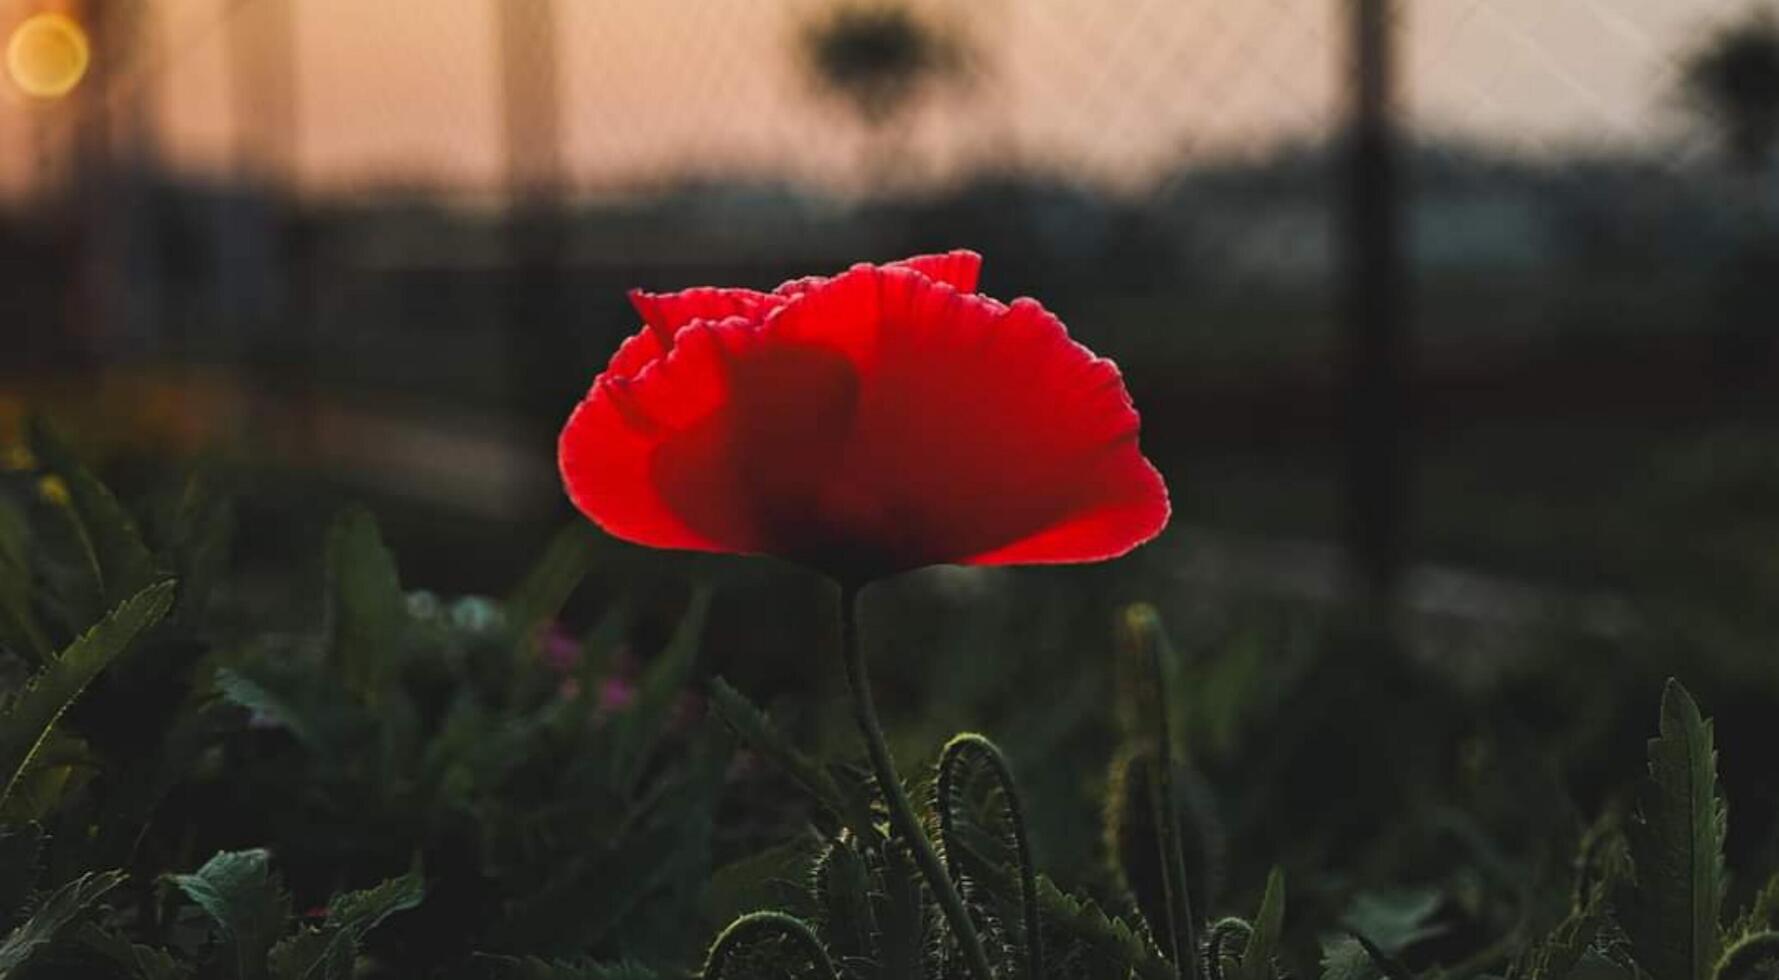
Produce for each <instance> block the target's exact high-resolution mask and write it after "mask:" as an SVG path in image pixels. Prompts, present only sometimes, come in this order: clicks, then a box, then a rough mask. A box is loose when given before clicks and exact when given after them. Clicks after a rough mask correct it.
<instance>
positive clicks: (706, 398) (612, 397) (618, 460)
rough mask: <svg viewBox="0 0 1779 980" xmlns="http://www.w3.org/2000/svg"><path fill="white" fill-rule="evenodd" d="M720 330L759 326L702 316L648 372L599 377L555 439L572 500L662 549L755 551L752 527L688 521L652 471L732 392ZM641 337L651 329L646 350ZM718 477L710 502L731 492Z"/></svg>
mask: <svg viewBox="0 0 1779 980" xmlns="http://www.w3.org/2000/svg"><path fill="white" fill-rule="evenodd" d="M718 330H731V331H736V332H740V333H743V334H746V333H751V331H752V327H751V326H750V325H748V324H747V322H746V321H745V320H737V319H732V320H727V321H722V322H721V323H719V324H715V325H712V324H707V323H698V324H696V325H694V326H692V327H690V328H688V329H687V330H686V331H684V332H683V333H682V337H681V343H679V344H677V345H675V346H674V348H673V349H672V350H671V351H669V352H668V353H667V354H666V355H665V356H663V357H659V358H658V359H656V360H655V361H653V362H652V363H651V364H649V365H648V367H647V370H644V371H642V372H641V373H639V374H637V375H635V376H634V377H625V376H614V375H611V374H606V375H602V376H601V377H600V378H599V380H598V381H597V382H595V383H594V385H593V390H592V391H591V392H589V393H588V394H587V397H586V398H585V399H584V400H582V401H581V403H580V405H578V406H577V407H576V408H575V410H574V413H573V414H572V415H570V416H569V420H568V424H567V425H566V426H565V427H564V428H563V430H562V436H561V439H560V440H559V442H558V444H557V456H558V464H559V466H560V468H561V472H562V479H563V484H564V486H565V487H566V489H567V491H568V496H569V499H570V500H571V501H572V502H573V503H574V505H575V507H576V508H578V509H579V510H580V511H581V512H582V513H583V514H585V515H587V517H589V518H591V519H592V520H593V522H594V523H596V524H598V525H599V526H600V527H602V528H604V529H605V530H606V531H608V532H610V533H611V534H613V535H615V536H617V537H620V538H623V539H625V540H627V541H632V542H635V543H637V544H642V545H649V546H652V547H657V548H685V549H690V550H695V551H737V550H741V551H745V550H752V547H751V544H752V538H753V535H752V533H751V531H749V530H748V529H746V528H743V527H736V526H733V525H731V526H728V527H722V528H716V529H713V528H712V527H711V526H710V522H709V521H706V522H705V525H704V526H703V527H699V528H694V527H693V526H691V525H690V524H688V522H687V520H686V518H685V517H684V516H683V515H682V514H681V513H680V512H679V511H678V510H676V509H675V507H674V506H673V504H672V503H671V502H670V501H669V500H668V499H666V498H665V497H664V495H663V494H662V493H661V492H660V490H659V488H658V487H657V486H656V483H655V478H654V471H655V459H656V456H657V454H658V453H659V452H660V451H661V447H662V446H664V445H665V444H667V443H668V442H669V441H671V440H673V439H675V438H676V437H678V436H679V435H680V434H681V433H684V432H687V431H690V430H694V429H696V428H697V427H698V426H699V425H700V424H701V423H705V422H706V421H707V420H708V419H709V418H711V417H712V416H713V415H715V414H717V413H718V411H719V410H720V409H721V408H722V406H723V404H724V403H725V401H726V400H727V397H728V387H729V386H728V382H727V379H726V377H725V375H724V372H723V369H722V361H721V359H720V357H718V356H717V355H716V354H715V351H714V348H715V341H714V335H715V334H716V333H717V331H718ZM643 336H653V335H652V334H650V333H649V332H648V331H647V330H645V331H644V333H643V334H638V336H637V337H633V338H631V342H632V343H634V344H637V345H641V346H642V347H645V348H646V345H647V344H648V341H643V340H640V339H639V338H641V337H643ZM628 346H630V344H628V343H627V344H626V347H628ZM619 356H620V357H622V356H623V351H622V349H620V355H619ZM614 360H617V358H614ZM716 479H717V476H716V475H708V476H707V477H706V480H707V485H705V486H704V487H703V488H702V489H703V492H704V493H705V494H706V495H708V497H709V498H711V499H713V500H718V501H721V500H724V499H730V498H732V496H733V495H732V494H731V493H730V490H729V488H728V487H725V486H722V485H719V484H718V483H717V482H716Z"/></svg>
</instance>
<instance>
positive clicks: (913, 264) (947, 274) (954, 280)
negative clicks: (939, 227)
mask: <svg viewBox="0 0 1779 980" xmlns="http://www.w3.org/2000/svg"><path fill="white" fill-rule="evenodd" d="M863 267H865V266H861V268H863ZM879 268H887V269H913V270H914V271H915V272H918V273H920V274H921V275H923V276H926V277H927V278H928V279H931V280H933V281H934V282H942V283H945V284H946V285H948V286H950V287H951V288H953V289H955V290H957V291H958V292H960V293H973V292H975V291H976V283H977V280H978V279H980V278H981V274H982V256H981V255H978V254H977V253H975V252H972V251H970V250H969V249H967V248H959V249H953V250H952V251H949V252H939V253H935V254H933V255H916V256H913V257H911V258H906V259H902V260H900V261H897V262H891V263H889V264H887V265H885V266H880V267H879ZM835 278H837V277H835V276H804V277H803V278H801V279H792V280H790V281H789V282H785V283H781V284H780V285H779V287H778V288H777V289H775V290H773V293H774V294H775V295H779V296H802V295H803V294H805V293H808V292H810V291H811V290H813V289H816V288H817V287H820V286H823V285H826V284H827V283H829V282H832V281H833V280H834V279H835Z"/></svg>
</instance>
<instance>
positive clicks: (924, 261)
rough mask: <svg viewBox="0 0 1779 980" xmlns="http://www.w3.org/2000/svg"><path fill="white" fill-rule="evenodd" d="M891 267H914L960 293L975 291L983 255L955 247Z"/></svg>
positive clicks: (894, 264) (980, 273)
mask: <svg viewBox="0 0 1779 980" xmlns="http://www.w3.org/2000/svg"><path fill="white" fill-rule="evenodd" d="M890 267H891V268H903V269H913V270H914V271H915V272H918V273H920V274H921V275H923V276H926V277H927V278H928V279H931V280H933V281H934V282H942V283H944V284H946V285H947V286H950V287H951V288H953V289H955V290H957V291H958V292H960V293H973V292H975V291H976V283H977V281H978V280H979V279H980V278H981V276H982V256H980V255H978V254H976V253H975V252H972V251H970V250H969V249H967V248H959V249H953V250H952V251H949V252H940V253H938V254H936V255H916V256H914V257H913V258H909V259H903V260H902V261H900V262H891V263H890Z"/></svg>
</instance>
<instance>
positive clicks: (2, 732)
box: [0, 582, 174, 805]
mask: <svg viewBox="0 0 1779 980" xmlns="http://www.w3.org/2000/svg"><path fill="white" fill-rule="evenodd" d="M173 589H174V586H173V583H172V582H161V583H159V584H157V585H151V586H149V587H148V588H146V589H143V590H142V591H141V592H138V593H137V594H136V595H134V596H132V597H131V598H130V599H129V600H127V601H126V602H124V603H123V604H122V605H120V606H118V607H117V608H116V609H114V610H112V611H111V613H110V615H108V616H106V617H105V618H104V619H102V620H100V621H99V623H98V625H96V626H94V627H93V628H92V629H90V630H88V631H87V632H86V633H84V634H83V635H81V636H80V638H79V639H76V640H75V641H74V642H73V643H71V644H69V646H68V648H67V649H66V650H64V651H63V652H62V655H61V656H59V657H57V658H55V659H54V660H52V661H50V663H49V664H48V665H47V666H45V667H44V668H43V669H42V670H40V671H38V672H37V674H36V675H35V676H34V677H32V678H31V680H30V681H29V682H28V683H27V684H26V685H25V688H24V689H23V690H22V691H20V692H19V693H18V694H17V695H16V696H15V697H13V698H12V699H11V701H9V702H8V703H7V705H6V708H5V711H4V714H3V715H0V778H4V779H5V780H6V783H5V785H4V787H0V805H4V804H5V802H6V800H7V799H8V798H9V797H10V796H11V795H12V793H13V790H14V789H15V788H17V786H18V785H19V780H20V778H21V777H22V776H23V775H24V773H25V770H26V769H27V768H28V767H29V766H30V765H31V762H32V759H33V758H34V757H35V756H36V754H37V752H38V750H40V749H41V748H42V747H43V743H44V742H45V740H47V739H48V738H49V734H50V731H51V729H53V728H54V727H55V723H56V721H57V720H58V719H60V718H61V717H62V713H63V712H64V711H67V710H68V706H69V705H70V704H73V703H74V699H75V698H77V697H79V696H80V693H81V692H82V691H84V690H86V686H87V685H88V684H90V683H92V680H93V678H95V677H97V676H99V673H100V672H101V671H103V670H104V669H105V668H106V667H107V666H109V665H110V664H111V663H112V662H113V661H115V660H116V659H117V658H118V657H119V656H120V655H122V654H123V652H124V651H125V650H127V649H129V647H130V644H131V643H132V642H134V641H135V639H136V638H137V637H138V636H140V635H141V634H142V633H143V632H144V631H145V630H147V629H148V628H149V627H150V626H153V625H154V624H155V623H157V622H159V621H160V619H161V617H162V616H165V615H166V614H167V609H168V608H169V607H170V606H171V605H172V603H173Z"/></svg>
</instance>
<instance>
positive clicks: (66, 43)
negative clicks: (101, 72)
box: [6, 14, 91, 99]
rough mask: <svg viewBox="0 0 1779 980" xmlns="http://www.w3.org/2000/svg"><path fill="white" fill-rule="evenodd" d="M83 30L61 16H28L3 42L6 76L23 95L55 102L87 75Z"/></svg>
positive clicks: (89, 50) (86, 55)
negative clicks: (4, 42)
mask: <svg viewBox="0 0 1779 980" xmlns="http://www.w3.org/2000/svg"><path fill="white" fill-rule="evenodd" d="M90 57H91V49H90V48H89V46H88V44H87V38H86V31H84V30H82V29H81V27H80V25H79V24H77V23H75V22H74V21H73V20H71V19H69V18H68V17H65V16H63V15H61V14H36V15H34V16H32V17H27V18H26V19H25V20H24V22H23V23H21V24H19V26H18V27H17V28H15V29H14V30H13V32H12V37H11V38H10V39H9V40H8V41H7V42H6V73H7V74H8V75H9V76H11V78H12V83H13V84H14V85H16V86H18V88H19V90H20V91H22V92H24V93H25V94H26V95H30V96H35V97H37V98H40V99H58V98H61V97H62V96H64V95H67V94H68V93H69V92H71V91H73V90H74V86H76V85H79V84H80V79H81V78H82V76H84V75H85V74H86V69H87V62H88V60H89V58H90Z"/></svg>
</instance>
